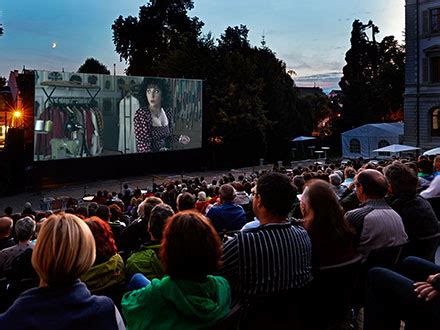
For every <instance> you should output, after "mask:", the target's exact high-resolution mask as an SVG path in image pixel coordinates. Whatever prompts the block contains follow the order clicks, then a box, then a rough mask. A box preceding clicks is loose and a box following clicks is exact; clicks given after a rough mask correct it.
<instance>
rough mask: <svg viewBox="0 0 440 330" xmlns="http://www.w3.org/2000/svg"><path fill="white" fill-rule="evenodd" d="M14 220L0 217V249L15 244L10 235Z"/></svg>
mask: <svg viewBox="0 0 440 330" xmlns="http://www.w3.org/2000/svg"><path fill="white" fill-rule="evenodd" d="M13 225H14V222H13V221H12V219H11V218H9V217H1V218H0V251H1V250H3V249H6V248H9V247H11V246H14V245H15V241H14V239H13V238H12V237H11V233H12V226H13Z"/></svg>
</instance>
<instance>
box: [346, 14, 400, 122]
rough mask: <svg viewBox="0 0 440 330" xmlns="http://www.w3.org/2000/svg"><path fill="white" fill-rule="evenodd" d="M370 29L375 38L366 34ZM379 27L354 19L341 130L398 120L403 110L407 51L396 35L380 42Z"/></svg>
mask: <svg viewBox="0 0 440 330" xmlns="http://www.w3.org/2000/svg"><path fill="white" fill-rule="evenodd" d="M369 28H371V30H372V38H371V40H370V38H369V37H368V36H367V29H369ZM377 33H379V29H378V28H377V27H376V26H375V25H374V24H373V23H372V22H371V21H370V22H368V24H363V23H362V22H361V21H359V20H355V21H354V22H353V29H352V33H351V48H350V49H349V50H348V51H347V53H346V56H345V60H346V62H347V64H346V65H345V66H344V68H343V77H342V79H341V81H340V83H339V85H340V87H341V89H342V92H343V93H342V95H343V97H342V105H343V107H342V116H341V129H348V128H352V127H356V126H359V125H363V124H366V123H371V122H382V121H389V120H395V119H398V118H400V117H401V113H402V110H403V92H404V66H405V53H404V49H403V47H402V46H400V45H399V44H398V43H397V41H396V40H395V39H394V37H393V36H387V37H385V38H383V39H382V41H380V42H377V41H376V39H375V35H376V34H377Z"/></svg>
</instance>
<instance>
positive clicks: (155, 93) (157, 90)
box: [147, 88, 160, 95]
mask: <svg viewBox="0 0 440 330" xmlns="http://www.w3.org/2000/svg"><path fill="white" fill-rule="evenodd" d="M159 93H160V89H156V88H154V89H153V88H149V89H147V94H148V95H157V94H159Z"/></svg>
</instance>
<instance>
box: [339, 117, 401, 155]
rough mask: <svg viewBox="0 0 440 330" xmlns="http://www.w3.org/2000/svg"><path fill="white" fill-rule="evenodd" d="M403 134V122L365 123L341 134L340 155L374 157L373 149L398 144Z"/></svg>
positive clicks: (376, 153)
mask: <svg viewBox="0 0 440 330" xmlns="http://www.w3.org/2000/svg"><path fill="white" fill-rule="evenodd" d="M402 136H403V123H379V124H366V125H363V126H360V127H357V128H353V129H352V130H349V131H346V132H344V133H342V134H341V140H342V156H343V157H347V158H358V157H363V158H374V157H378V156H381V154H379V153H378V152H374V150H375V149H378V148H383V147H386V146H389V145H391V144H398V143H399V142H400V139H401V137H402Z"/></svg>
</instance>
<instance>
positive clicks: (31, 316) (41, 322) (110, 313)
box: [0, 281, 118, 330]
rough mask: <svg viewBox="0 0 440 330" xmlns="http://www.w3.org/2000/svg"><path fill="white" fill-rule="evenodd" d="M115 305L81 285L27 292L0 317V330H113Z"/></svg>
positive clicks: (115, 322)
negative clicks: (93, 294)
mask: <svg viewBox="0 0 440 330" xmlns="http://www.w3.org/2000/svg"><path fill="white" fill-rule="evenodd" d="M117 328H118V327H117V321H116V313H115V305H114V304H113V302H112V300H111V299H110V298H108V297H101V296H92V295H91V294H90V292H89V290H87V287H86V286H85V284H84V283H82V282H80V281H76V282H75V283H74V284H73V285H70V286H65V285H64V286H50V287H44V288H34V289H30V290H28V291H26V292H24V293H22V294H21V295H20V297H19V298H18V299H17V300H16V301H15V303H14V304H13V305H12V307H11V308H9V309H8V310H7V311H6V312H5V313H3V314H0V329H15V330H20V329H23V330H24V329H34V330H37V329H57V330H70V329H72V330H74V329H82V330H88V329H90V330H100V329H102V330H112V329H113V330H116V329H117Z"/></svg>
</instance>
